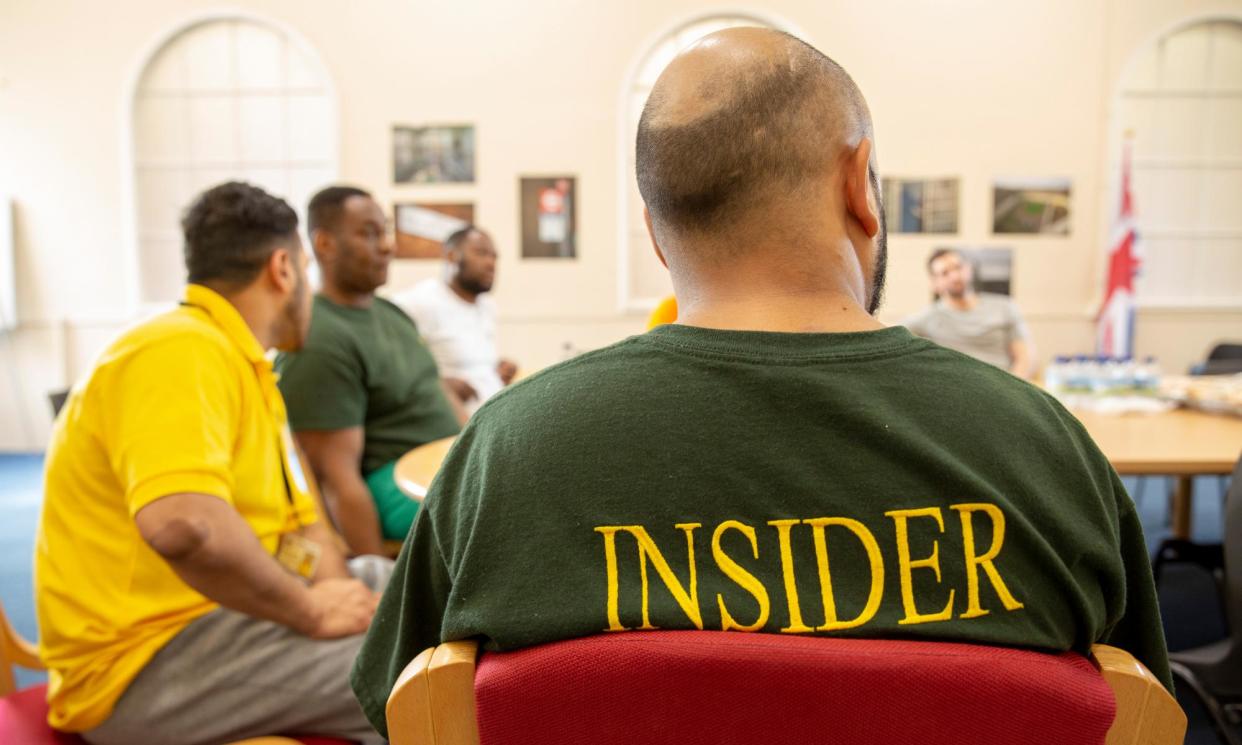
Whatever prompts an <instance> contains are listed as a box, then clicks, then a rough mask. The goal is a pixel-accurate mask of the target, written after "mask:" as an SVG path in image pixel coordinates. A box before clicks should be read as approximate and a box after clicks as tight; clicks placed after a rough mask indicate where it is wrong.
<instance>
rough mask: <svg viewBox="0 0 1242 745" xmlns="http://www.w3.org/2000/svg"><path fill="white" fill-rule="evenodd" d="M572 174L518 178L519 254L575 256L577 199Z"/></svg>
mask: <svg viewBox="0 0 1242 745" xmlns="http://www.w3.org/2000/svg"><path fill="white" fill-rule="evenodd" d="M575 183H576V179H575V178H574V177H573V176H552V177H543V178H526V177H523V178H522V179H521V186H520V191H521V196H522V258H524V259H572V258H575V257H576V256H577V248H576V234H577V231H578V214H577V213H578V199H577V194H576V193H575V191H576V189H575Z"/></svg>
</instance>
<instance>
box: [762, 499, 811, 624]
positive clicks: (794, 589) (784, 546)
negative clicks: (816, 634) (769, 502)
mask: <svg viewBox="0 0 1242 745" xmlns="http://www.w3.org/2000/svg"><path fill="white" fill-rule="evenodd" d="M799 522H801V520H770V521H768V525H771V526H772V527H774V528H776V534H777V536H779V538H780V544H781V572H782V574H784V575H785V598H786V601H787V602H788V603H789V625H788V626H786V627H785V628H783V629H781V633H782V634H805V633H808V632H810V631H814V629H812V628H811V627H810V626H807V625H806V624H804V623H803V622H802V608H801V607H800V606H799V605H798V584H797V582H795V581H794V567H793V550H792V549H791V548H790V545H789V530H790V528H792V527H793V526H795V525H797V524H798V523H799Z"/></svg>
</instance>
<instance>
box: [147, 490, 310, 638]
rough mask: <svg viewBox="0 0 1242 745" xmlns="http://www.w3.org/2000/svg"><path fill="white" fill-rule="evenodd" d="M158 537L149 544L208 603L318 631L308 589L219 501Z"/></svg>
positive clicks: (301, 629) (174, 523)
mask: <svg viewBox="0 0 1242 745" xmlns="http://www.w3.org/2000/svg"><path fill="white" fill-rule="evenodd" d="M205 499H211V500H216V498H215V497H205ZM160 533H162V534H163V535H159V534H157V535H155V536H153V538H152V540H150V541H148V542H149V543H151V545H152V547H153V548H155V550H156V551H157V552H158V553H160V555H161V556H163V558H164V560H165V561H167V562H168V564H169V566H171V567H172V569H173V571H175V572H176V573H177V576H179V577H181V579H182V580H184V581H185V583H186V584H188V585H189V586H190V587H193V588H194V589H195V590H197V591H198V592H200V593H202V594H203V595H204V596H206V597H207V598H208V599H210V600H213V601H215V602H217V603H219V604H220V605H222V606H224V607H226V608H230V609H232V610H235V611H238V612H240V613H245V614H246V615H248V616H254V617H256V618H263V619H266V620H269V621H275V622H276V623H279V624H282V625H284V626H288V627H290V628H292V629H294V630H296V631H299V632H302V633H309V631H310V630H311V629H312V628H314V624H315V622H316V620H317V619H315V618H314V617H313V616H314V612H315V611H314V606H313V604H312V603H311V598H310V596H309V591H308V589H307V587H306V584H305V583H304V582H303V581H302V580H300V579H299V578H297V577H295V576H294V575H293V574H292V573H291V572H289V571H288V570H286V569H285V568H284V567H282V566H281V565H280V564H279V563H278V562H277V561H276V559H275V558H274V557H272V555H271V554H269V553H268V552H267V551H266V550H265V549H264V548H263V545H262V544H261V543H260V542H259V539H258V538H257V537H256V536H255V534H254V532H253V531H252V530H251V529H250V526H249V525H247V524H246V522H245V521H244V520H243V519H242V518H241V516H240V515H238V514H237V513H236V512H235V511H233V508H232V507H231V506H229V505H227V504H226V503H224V502H222V501H221V502H220V503H219V505H218V507H216V508H211V509H209V510H208V511H207V513H206V514H204V513H198V514H195V515H193V516H192V517H187V518H184V519H180V520H178V519H176V518H174V519H172V520H169V521H168V522H167V524H166V525H165V526H164V527H163V528H162V529H161V531H160ZM178 533H179V534H180V535H178ZM186 535H190V536H192V538H190V539H188V540H187V539H186V538H185V537H184V536H186ZM161 549H163V550H161Z"/></svg>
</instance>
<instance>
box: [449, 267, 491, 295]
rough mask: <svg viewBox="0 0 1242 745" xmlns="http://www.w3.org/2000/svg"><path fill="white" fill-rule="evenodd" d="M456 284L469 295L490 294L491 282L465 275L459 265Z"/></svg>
mask: <svg viewBox="0 0 1242 745" xmlns="http://www.w3.org/2000/svg"><path fill="white" fill-rule="evenodd" d="M457 284H459V285H461V288H462V289H463V290H465V291H466V292H468V293H470V294H471V295H482V294H483V293H485V292H491V289H492V283H491V281H489V280H483V279H480V278H479V277H475V276H472V275H469V274H466V273H465V272H464V271H462V268H461V266H460V265H459V266H458V267H457Z"/></svg>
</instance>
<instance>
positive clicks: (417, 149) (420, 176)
mask: <svg viewBox="0 0 1242 745" xmlns="http://www.w3.org/2000/svg"><path fill="white" fill-rule="evenodd" d="M392 180H393V182H394V183H398V184H445V183H448V184H470V183H474V127H473V126H472V125H455V126H437V127H393V128H392Z"/></svg>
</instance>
